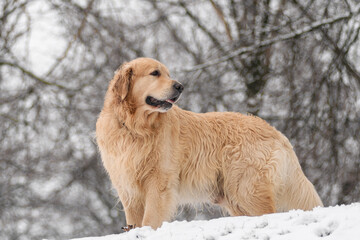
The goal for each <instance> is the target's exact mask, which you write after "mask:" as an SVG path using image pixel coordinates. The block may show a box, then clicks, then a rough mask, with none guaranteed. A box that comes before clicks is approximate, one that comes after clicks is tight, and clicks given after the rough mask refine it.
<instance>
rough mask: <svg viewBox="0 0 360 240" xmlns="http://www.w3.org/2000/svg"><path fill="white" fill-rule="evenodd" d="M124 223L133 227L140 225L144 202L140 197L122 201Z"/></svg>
mask: <svg viewBox="0 0 360 240" xmlns="http://www.w3.org/2000/svg"><path fill="white" fill-rule="evenodd" d="M123 205H124V210H125V217H126V224H127V225H133V226H134V227H141V226H142V225H141V224H142V220H143V217H144V203H143V202H142V201H141V200H140V199H132V200H131V201H123Z"/></svg>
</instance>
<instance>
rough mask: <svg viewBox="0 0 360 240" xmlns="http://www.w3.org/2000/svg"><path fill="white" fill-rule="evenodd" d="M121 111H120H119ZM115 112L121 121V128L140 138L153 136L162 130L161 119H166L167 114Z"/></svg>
mask: <svg viewBox="0 0 360 240" xmlns="http://www.w3.org/2000/svg"><path fill="white" fill-rule="evenodd" d="M119 110H120V109H119ZM119 110H115V115H116V118H117V120H118V121H119V125H120V127H122V128H124V129H126V130H127V131H129V132H130V133H131V134H135V135H139V136H151V135H154V134H156V133H157V131H158V130H160V129H161V122H162V121H161V119H162V118H164V117H166V114H167V113H160V112H146V111H145V112H140V111H135V112H134V113H129V112H128V111H124V109H122V110H120V111H119Z"/></svg>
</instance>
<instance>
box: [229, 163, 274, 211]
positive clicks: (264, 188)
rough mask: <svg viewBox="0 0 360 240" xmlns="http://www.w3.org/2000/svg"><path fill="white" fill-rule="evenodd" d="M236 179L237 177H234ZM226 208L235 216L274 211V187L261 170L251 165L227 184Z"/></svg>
mask: <svg viewBox="0 0 360 240" xmlns="http://www.w3.org/2000/svg"><path fill="white" fill-rule="evenodd" d="M233 179H236V178H233ZM227 190H228V191H227V192H226V193H225V198H226V204H225V208H226V209H227V210H228V211H229V213H230V214H231V215H233V216H241V215H247V216H259V215H263V214H269V213H274V212H275V211H276V209H275V200H274V187H273V184H272V183H271V181H269V179H267V176H266V175H264V174H263V173H262V172H261V171H259V170H257V169H254V168H252V167H249V168H247V169H246V171H245V172H244V174H243V175H242V176H241V178H240V179H239V180H238V182H232V183H230V184H229V185H228V186H227Z"/></svg>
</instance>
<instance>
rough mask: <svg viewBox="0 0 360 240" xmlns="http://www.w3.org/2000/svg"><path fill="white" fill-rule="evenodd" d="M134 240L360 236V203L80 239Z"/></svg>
mask: <svg viewBox="0 0 360 240" xmlns="http://www.w3.org/2000/svg"><path fill="white" fill-rule="evenodd" d="M132 239H134V240H135V239H136V240H138V239H147V240H150V239H151V240H155V239H156V240H158V239H166V240H168V239H178V240H180V239H181V240H186V239H204V240H217V239H221V240H222V239H228V240H232V239H236V240H238V239H272V240H273V239H274V240H275V239H292V240H298V239H301V240H303V239H306V240H310V239H327V240H328V239H334V240H335V239H336V240H341V239H344V240H349V239H354V240H355V239H360V203H353V204H351V205H341V206H335V207H327V208H315V209H314V210H313V211H307V212H304V211H301V210H293V211H290V212H287V213H275V214H269V215H264V216H259V217H224V218H219V219H213V220H209V221H191V222H186V221H183V222H172V223H167V222H165V223H163V225H162V226H161V227H160V228H159V229H157V230H156V231H155V230H153V229H151V228H150V227H142V228H136V229H133V230H131V231H130V232H127V233H122V234H117V235H109V236H104V237H88V238H81V240H132ZM78 240H79V239H78Z"/></svg>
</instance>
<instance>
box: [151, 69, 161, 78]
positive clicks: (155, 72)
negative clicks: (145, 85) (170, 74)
mask: <svg viewBox="0 0 360 240" xmlns="http://www.w3.org/2000/svg"><path fill="white" fill-rule="evenodd" d="M150 75H153V76H156V77H158V76H160V72H159V70H155V71H153V72H152V73H150Z"/></svg>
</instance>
